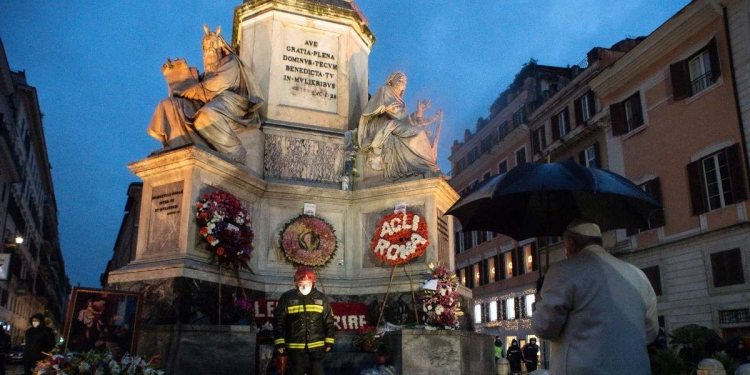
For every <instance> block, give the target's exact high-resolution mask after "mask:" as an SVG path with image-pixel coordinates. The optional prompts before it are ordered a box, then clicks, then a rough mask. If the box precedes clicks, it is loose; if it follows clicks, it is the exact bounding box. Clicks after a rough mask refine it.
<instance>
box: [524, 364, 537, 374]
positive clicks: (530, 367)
mask: <svg viewBox="0 0 750 375" xmlns="http://www.w3.org/2000/svg"><path fill="white" fill-rule="evenodd" d="M536 365H537V363H536V362H526V371H528V372H532V371H534V370H536Z"/></svg>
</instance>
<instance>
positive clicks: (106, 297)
mask: <svg viewBox="0 0 750 375" xmlns="http://www.w3.org/2000/svg"><path fill="white" fill-rule="evenodd" d="M142 309H143V306H142V300H141V295H140V293H136V292H124V291H117V290H103V289H89V288H78V287H75V288H73V293H72V298H71V300H70V304H69V305H68V314H67V317H66V319H65V328H64V330H63V337H64V338H65V343H64V350H65V351H71V352H78V353H82V352H88V351H106V350H110V351H111V352H112V353H113V354H115V355H116V354H118V353H125V352H127V353H131V354H135V353H136V349H137V347H138V332H139V330H140V315H141V311H142Z"/></svg>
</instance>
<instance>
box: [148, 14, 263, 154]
mask: <svg viewBox="0 0 750 375" xmlns="http://www.w3.org/2000/svg"><path fill="white" fill-rule="evenodd" d="M203 30H204V31H205V35H204V37H203V64H204V69H205V72H204V74H203V76H202V77H197V71H196V70H195V68H187V64H186V63H185V62H184V60H177V61H175V62H172V61H169V60H168V61H167V63H166V64H164V66H163V67H162V71H163V72H164V76H165V78H166V79H167V83H168V84H169V88H170V94H171V95H172V97H169V98H166V99H164V100H162V101H161V102H160V103H159V105H158V106H157V107H156V110H155V111H154V115H153V117H152V118H151V123H150V124H149V126H148V134H149V135H151V136H152V137H154V138H156V139H157V140H159V141H161V143H162V144H163V145H164V147H177V146H182V145H186V144H191V143H192V144H198V145H203V146H207V147H209V148H211V149H213V150H215V151H218V152H220V153H223V154H226V155H228V156H229V158H230V159H232V160H233V161H237V162H242V161H243V160H244V159H245V156H246V154H247V152H246V150H245V148H244V147H243V146H242V143H241V142H240V139H239V138H238V137H237V135H236V134H235V130H236V129H238V128H240V127H258V126H260V118H259V116H258V112H257V110H258V107H260V105H261V104H262V103H263V101H264V100H263V94H262V93H261V91H260V86H258V83H257V81H256V80H255V77H254V76H253V74H252V72H251V71H250V69H248V68H247V67H246V66H245V65H244V64H243V63H242V61H240V59H239V57H238V56H237V54H235V52H234V51H233V50H232V48H231V47H229V45H228V44H227V42H226V41H225V40H224V38H223V37H221V36H220V35H219V34H220V33H221V27H218V28H217V29H216V31H215V32H211V31H209V29H208V27H207V26H205V25H204V26H203ZM191 69H192V70H191ZM199 78H200V79H199Z"/></svg>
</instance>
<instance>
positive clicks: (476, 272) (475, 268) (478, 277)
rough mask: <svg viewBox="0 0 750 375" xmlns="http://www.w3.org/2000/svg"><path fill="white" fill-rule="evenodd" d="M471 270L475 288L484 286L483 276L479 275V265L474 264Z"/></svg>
mask: <svg viewBox="0 0 750 375" xmlns="http://www.w3.org/2000/svg"><path fill="white" fill-rule="evenodd" d="M471 269H472V271H473V272H472V274H473V275H474V286H480V285H482V283H481V280H482V275H481V274H480V273H479V263H476V264H474V266H472V267H471Z"/></svg>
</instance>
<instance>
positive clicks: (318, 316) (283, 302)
mask: <svg viewBox="0 0 750 375" xmlns="http://www.w3.org/2000/svg"><path fill="white" fill-rule="evenodd" d="M274 320H275V322H274V337H275V338H276V339H275V340H274V344H275V345H276V347H286V348H288V349H295V350H304V349H307V350H311V351H315V350H322V349H323V348H324V347H325V345H326V344H329V345H333V342H334V338H333V334H334V318H333V311H332V310H331V305H330V303H329V302H328V298H327V297H326V296H325V295H324V294H323V293H321V292H319V291H318V290H317V289H314V288H313V290H312V291H311V292H310V294H308V295H306V296H305V295H302V293H300V292H299V291H298V290H297V289H292V290H290V291H288V292H286V293H284V294H283V295H282V296H281V299H279V304H278V305H276V310H275V312H274Z"/></svg>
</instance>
